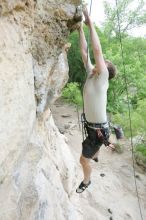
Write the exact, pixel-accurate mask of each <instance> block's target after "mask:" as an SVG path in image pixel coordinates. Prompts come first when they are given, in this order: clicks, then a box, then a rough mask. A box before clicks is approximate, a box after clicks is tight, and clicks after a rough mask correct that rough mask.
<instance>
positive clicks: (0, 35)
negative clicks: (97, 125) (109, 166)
mask: <svg viewBox="0 0 146 220" xmlns="http://www.w3.org/2000/svg"><path fill="white" fill-rule="evenodd" d="M79 2H80V1H79V0H76V1H75V0H67V1H65V0H59V1H56V0H23V1H22V0H12V1H9V0H0V30H1V31H0V220H32V219H34V220H49V219H50V220H53V219H60V220H61V219H77V218H78V216H79V214H78V212H77V211H76V210H75V208H74V207H73V206H72V204H71V202H70V199H69V195H70V194H71V192H72V190H74V189H73V187H74V185H75V182H74V180H75V176H74V175H72V176H71V174H72V173H74V174H75V173H76V167H75V163H74V159H73V157H72V155H71V153H70V151H69V148H68V146H67V144H66V142H65V138H64V136H63V135H62V134H60V133H59V131H58V129H57V127H56V126H55V124H54V121H53V118H52V114H51V112H50V110H49V105H50V103H52V102H53V101H54V100H55V99H56V98H57V97H58V96H59V94H60V91H61V89H62V88H63V86H64V85H65V83H66V82H67V80H68V62H67V55H66V49H67V47H68V45H67V37H68V35H69V33H70V31H71V30H72V28H73V26H74V24H75V23H76V22H78V21H79V20H80V19H81V17H80V15H79V14H78V15H76V7H77V6H78V5H79Z"/></svg>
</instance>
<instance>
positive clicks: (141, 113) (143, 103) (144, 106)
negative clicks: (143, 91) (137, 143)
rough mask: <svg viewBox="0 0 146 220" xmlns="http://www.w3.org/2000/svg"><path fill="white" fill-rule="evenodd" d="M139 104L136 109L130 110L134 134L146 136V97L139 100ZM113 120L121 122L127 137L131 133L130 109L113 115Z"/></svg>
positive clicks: (116, 122) (117, 122)
mask: <svg viewBox="0 0 146 220" xmlns="http://www.w3.org/2000/svg"><path fill="white" fill-rule="evenodd" d="M137 106H138V107H137V108H136V109H132V110H131V112H130V118H131V126H132V136H136V135H143V136H144V137H146V99H144V100H140V101H138V103H137ZM112 122H113V123H115V124H120V125H121V126H122V128H123V129H124V132H125V135H126V136H127V137H129V136H130V135H131V132H130V119H129V112H128V111H127V112H124V113H121V114H120V113H117V114H115V115H112Z"/></svg>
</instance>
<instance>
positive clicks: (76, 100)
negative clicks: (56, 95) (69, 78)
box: [62, 82, 83, 106]
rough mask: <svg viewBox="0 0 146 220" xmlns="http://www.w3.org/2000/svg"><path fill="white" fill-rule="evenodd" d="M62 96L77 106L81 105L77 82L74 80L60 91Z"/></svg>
mask: <svg viewBox="0 0 146 220" xmlns="http://www.w3.org/2000/svg"><path fill="white" fill-rule="evenodd" d="M62 97H63V98H64V99H65V100H66V101H67V102H69V103H73V104H75V105H78V106H82V104H83V102H82V95H81V91H80V89H79V84H78V83H76V82H74V83H68V84H67V86H66V87H65V88H64V89H63V91H62Z"/></svg>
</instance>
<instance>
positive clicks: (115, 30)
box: [104, 0, 146, 37]
mask: <svg viewBox="0 0 146 220" xmlns="http://www.w3.org/2000/svg"><path fill="white" fill-rule="evenodd" d="M144 5H145V2H144V0H139V1H138V2H137V4H134V5H133V0H118V2H117V5H116V4H109V1H104V12H105V16H106V20H105V22H104V31H105V34H106V35H107V36H117V37H118V36H119V25H120V31H121V33H122V35H123V36H124V35H125V33H126V32H127V31H129V30H131V29H132V28H135V27H140V26H142V25H144V24H145V23H146V13H145V8H144ZM117 12H118V15H117ZM118 19H119V22H118Z"/></svg>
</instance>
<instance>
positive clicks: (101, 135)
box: [81, 113, 111, 146]
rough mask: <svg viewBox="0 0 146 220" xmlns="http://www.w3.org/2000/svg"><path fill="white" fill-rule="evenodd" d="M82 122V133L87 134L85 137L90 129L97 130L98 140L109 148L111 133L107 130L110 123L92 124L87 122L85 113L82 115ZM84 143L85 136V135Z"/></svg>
mask: <svg viewBox="0 0 146 220" xmlns="http://www.w3.org/2000/svg"><path fill="white" fill-rule="evenodd" d="M81 122H82V129H83V131H82V133H83V134H85V137H87V135H88V128H90V129H93V130H96V135H97V138H98V139H99V140H100V142H101V143H103V144H104V145H105V146H109V144H111V143H110V142H109V141H108V139H109V132H108V133H107V132H105V129H109V125H108V122H105V123H90V122H88V121H87V120H86V117H85V113H82V114H81ZM83 141H84V135H83Z"/></svg>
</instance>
